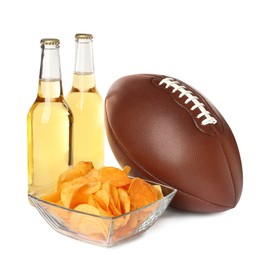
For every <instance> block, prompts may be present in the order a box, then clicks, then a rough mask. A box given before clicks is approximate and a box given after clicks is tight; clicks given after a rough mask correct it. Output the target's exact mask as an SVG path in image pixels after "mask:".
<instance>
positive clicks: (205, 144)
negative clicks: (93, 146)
mask: <svg viewBox="0 0 264 260" xmlns="http://www.w3.org/2000/svg"><path fill="white" fill-rule="evenodd" d="M105 127H106V133H107V137H108V141H109V144H110V147H111V149H112V151H113V153H114V155H115V157H116V159H117V161H118V163H119V164H120V166H122V167H124V166H125V165H129V166H131V168H132V174H133V175H134V176H139V177H141V178H145V179H148V180H152V181H155V182H160V183H162V184H166V185H169V186H172V187H174V188H176V189H177V193H176V196H175V197H174V199H173V201H172V202H171V204H170V205H171V206H172V207H175V208H178V209H182V210H187V211H191V212H208V213H209V212H221V211H226V210H229V209H232V208H234V207H235V206H236V205H237V203H238V201H239V199H240V196H241V192H242V186H243V173H242V163H241V158H240V154H239V149H238V146H237V142H236V140H235V137H234V135H233V133H232V130H231V129H230V127H229V125H228V124H227V122H226V121H225V119H224V117H223V116H222V115H221V114H220V112H219V111H218V110H217V109H216V108H215V107H214V105H213V104H212V103H211V102H210V101H209V100H208V99H207V98H206V97H205V96H203V95H202V94H201V93H199V91H197V90H196V89H195V88H193V87H191V86H189V85H188V84H186V83H184V82H182V81H181V80H178V79H176V78H173V77H168V76H163V75H155V74H135V75H129V76H124V77H122V78H120V79H118V80H117V81H115V82H114V83H113V84H112V86H111V87H110V88H109V90H108V93H107V96H106V99H105Z"/></svg>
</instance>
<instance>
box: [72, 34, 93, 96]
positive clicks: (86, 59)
mask: <svg viewBox="0 0 264 260" xmlns="http://www.w3.org/2000/svg"><path fill="white" fill-rule="evenodd" d="M95 85H96V84H95V74H94V58H93V43H92V39H77V40H76V51H75V67H74V75H73V83H72V90H71V91H72V92H97V90H96V87H95Z"/></svg>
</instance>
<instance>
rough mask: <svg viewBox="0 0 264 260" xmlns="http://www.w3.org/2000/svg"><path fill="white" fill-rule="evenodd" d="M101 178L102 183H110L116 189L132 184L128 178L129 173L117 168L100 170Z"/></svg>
mask: <svg viewBox="0 0 264 260" xmlns="http://www.w3.org/2000/svg"><path fill="white" fill-rule="evenodd" d="M99 176H100V180H101V181H102V183H105V182H107V181H110V183H111V184H112V185H114V186H115V187H122V186H125V185H127V184H129V183H131V179H130V178H129V177H128V176H127V173H126V172H125V171H122V170H120V169H118V168H115V167H102V168H100V169H99Z"/></svg>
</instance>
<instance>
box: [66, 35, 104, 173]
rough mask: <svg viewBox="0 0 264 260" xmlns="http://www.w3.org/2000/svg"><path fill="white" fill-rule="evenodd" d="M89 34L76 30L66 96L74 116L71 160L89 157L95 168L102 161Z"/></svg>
mask: <svg viewBox="0 0 264 260" xmlns="http://www.w3.org/2000/svg"><path fill="white" fill-rule="evenodd" d="M92 40H93V36H92V35H91V34H76V35H75V41H76V50H75V67H74V74H73V83H72V88H71V90H70V92H69V94H68V95H67V97H66V100H67V103H68V104H69V106H70V108H71V111H72V113H73V117H74V126H73V162H74V164H76V163H77V162H79V161H91V162H92V163H93V164H94V167H95V168H100V167H101V166H103V164H104V124H103V100H102V98H101V96H100V94H99V92H98V90H97V88H96V84H95V73H94V60H93V42H92Z"/></svg>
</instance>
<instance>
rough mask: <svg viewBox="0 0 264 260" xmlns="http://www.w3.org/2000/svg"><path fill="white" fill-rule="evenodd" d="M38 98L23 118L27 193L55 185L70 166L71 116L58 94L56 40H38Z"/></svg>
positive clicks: (58, 79)
mask: <svg viewBox="0 0 264 260" xmlns="http://www.w3.org/2000/svg"><path fill="white" fill-rule="evenodd" d="M41 48H42V54H41V65H40V76H39V85H38V94H37V98H36V100H35V102H34V103H33V105H32V107H31V108H30V110H29V113H28V117H27V129H28V190H29V192H31V191H34V190H35V189H36V188H38V187H43V186H47V185H50V184H53V183H56V181H57V179H58V176H59V175H60V174H61V173H62V172H63V171H64V170H66V169H67V168H68V167H69V166H70V165H71V164H72V123H73V116H72V113H71V111H70V108H69V106H68V105H67V103H66V101H65V99H64V97H63V91H62V81H61V71H60V57H59V40H58V39H42V40H41Z"/></svg>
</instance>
